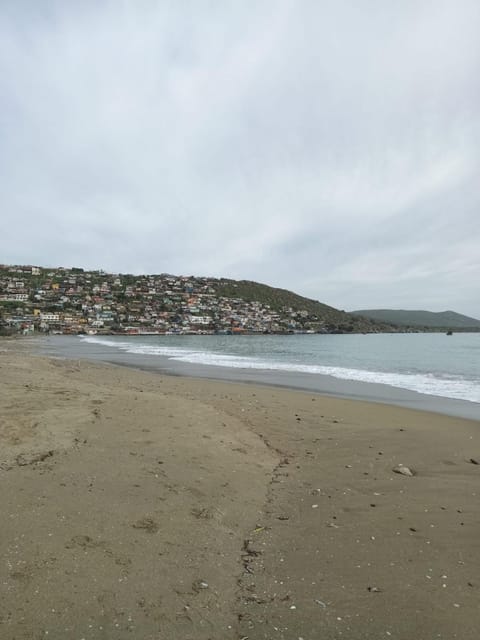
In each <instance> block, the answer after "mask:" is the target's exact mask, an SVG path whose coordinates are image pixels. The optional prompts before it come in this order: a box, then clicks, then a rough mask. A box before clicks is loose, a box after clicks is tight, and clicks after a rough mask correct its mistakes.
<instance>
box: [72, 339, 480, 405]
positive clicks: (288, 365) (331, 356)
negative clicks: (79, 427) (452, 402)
mask: <svg viewBox="0 0 480 640" xmlns="http://www.w3.org/2000/svg"><path fill="white" fill-rule="evenodd" d="M67 341H68V344H70V350H69V354H70V355H71V356H74V357H81V356H82V354H84V355H85V357H99V358H101V359H105V360H106V359H113V360H115V359H116V358H114V357H113V356H114V354H117V355H118V354H120V353H121V354H123V355H122V357H123V360H124V361H125V358H127V360H128V355H129V354H130V355H131V356H132V361H133V357H135V361H136V362H137V363H138V361H139V357H141V359H142V361H144V362H145V365H146V366H155V363H158V365H159V367H160V365H161V367H162V368H163V369H165V368H168V363H171V364H173V363H174V362H182V363H190V364H191V365H192V366H193V365H202V366H205V367H208V368H211V370H212V377H215V375H216V373H215V369H216V368H217V369H218V367H226V368H228V369H232V370H233V369H235V370H239V369H240V370H244V371H249V370H250V371H251V370H256V371H259V372H260V371H265V372H274V371H275V372H290V373H292V374H294V373H295V372H297V373H301V374H310V375H311V376H316V375H317V376H318V375H327V376H333V377H334V378H338V379H343V380H355V381H359V382H371V383H380V384H384V385H388V386H390V387H397V388H401V389H408V390H410V391H417V392H420V393H423V394H429V395H435V396H442V397H444V398H456V399H459V400H466V401H469V402H477V403H480V333H471V334H467V333H463V334H461V333H459V334H454V335H453V336H446V335H445V334H440V333H434V334H376V335H298V336H132V337H125V336H121V337H116V336H115V337H111V336H105V337H103V336H102V337H100V336H88V337H81V338H68V339H67ZM109 356H111V357H110V358H109ZM239 373H240V372H239Z"/></svg>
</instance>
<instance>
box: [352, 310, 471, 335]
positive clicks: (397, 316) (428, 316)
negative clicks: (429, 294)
mask: <svg viewBox="0 0 480 640" xmlns="http://www.w3.org/2000/svg"><path fill="white" fill-rule="evenodd" d="M351 313H352V314H353V315H355V316H362V317H364V318H369V319H371V320H376V321H377V322H390V323H393V324H397V325H400V326H402V327H418V328H421V329H438V330H441V329H442V330H443V329H456V330H457V331H458V330H463V331H468V330H471V331H479V330H480V320H476V319H475V318H469V317H468V316H464V315H462V314H460V313H455V311H440V312H436V313H435V312H433V311H407V310H403V309H363V310H361V311H352V312H351Z"/></svg>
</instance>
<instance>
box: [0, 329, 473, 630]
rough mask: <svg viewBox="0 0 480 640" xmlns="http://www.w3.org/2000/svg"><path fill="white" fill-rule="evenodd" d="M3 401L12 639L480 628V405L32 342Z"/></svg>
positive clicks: (2, 378) (0, 615) (3, 368)
mask: <svg viewBox="0 0 480 640" xmlns="http://www.w3.org/2000/svg"><path fill="white" fill-rule="evenodd" d="M0 407H1V408H0V420H1V423H0V425H1V426H0V443H1V448H0V451H1V454H0V479H1V484H0V505H1V507H0V508H1V513H2V527H1V534H0V554H1V558H2V565H1V566H2V570H1V580H0V585H1V586H0V638H2V639H3V638H5V639H6V640H10V639H12V640H13V639H15V640H26V639H29V640H30V639H32V640H33V639H34V640H39V639H41V638H48V639H49V640H57V639H58V640H59V639H62V640H63V639H64V638H75V639H78V640H81V639H82V638H84V639H85V640H87V639H92V640H97V639H113V638H114V639H116V640H117V639H118V640H123V639H126V638H130V639H131V638H134V639H135V640H137V639H140V640H159V639H166V640H167V639H168V640H170V639H176V638H178V639H182V640H194V639H195V640H207V639H210V640H223V639H225V640H229V639H232V640H240V639H243V640H247V639H248V640H261V639H274V638H278V639H279V640H300V639H303V640H317V639H319V638H322V640H333V639H339V638H342V639H352V640H360V639H365V640H367V639H369V640H371V639H376V638H379V639H380V638H392V639H394V638H396V639H400V640H404V639H405V640H406V639H407V638H408V639H411V638H419V639H421V640H430V639H432V640H433V639H434V638H461V639H462V640H469V639H472V640H473V639H474V638H475V639H476V638H477V637H478V627H479V625H480V578H479V572H478V568H479V566H480V515H479V510H478V504H479V492H480V422H479V421H475V420H466V419H463V418H461V417H450V416H447V415H440V414H436V413H430V412H427V411H418V410H413V409H410V408H404V407H399V406H389V405H387V404H382V403H378V402H377V403H369V402H363V401H360V400H350V399H346V398H340V397H330V396H325V395H321V394H318V393H313V392H310V391H301V390H289V389H284V388H275V387H269V386H259V385H254V384H240V383H236V382H221V381H213V380H208V379H201V378H189V377H184V376H172V375H170V376H166V375H160V374H159V373H153V372H149V371H140V370H135V369H132V368H127V367H124V366H114V365H107V364H103V363H100V362H88V361H84V360H66V359H53V358H46V357H39V356H36V355H32V354H31V353H30V348H29V343H28V341H21V340H3V341H2V342H0ZM399 465H400V469H403V470H404V469H405V467H406V468H407V469H408V470H410V472H411V474H412V475H404V474H403V473H397V472H395V471H394V469H396V471H399V470H400V469H399V468H398V467H399ZM402 465H403V466H402ZM404 473H405V471H404Z"/></svg>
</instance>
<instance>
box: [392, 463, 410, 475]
mask: <svg viewBox="0 0 480 640" xmlns="http://www.w3.org/2000/svg"><path fill="white" fill-rule="evenodd" d="M392 471H393V473H399V474H400V475H402V476H409V477H413V476H414V475H415V471H413V469H410V468H409V467H407V466H405V465H404V464H397V466H396V467H393V469H392Z"/></svg>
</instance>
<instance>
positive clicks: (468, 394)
mask: <svg viewBox="0 0 480 640" xmlns="http://www.w3.org/2000/svg"><path fill="white" fill-rule="evenodd" d="M82 339H83V340H84V341H85V342H88V343H91V344H98V345H103V346H106V347H111V348H115V349H118V350H120V351H124V352H126V353H131V354H136V355H145V356H162V357H166V358H168V359H171V360H175V361H178V362H185V363H190V364H198V365H206V366H217V367H218V366H220V367H228V368H233V369H256V370H263V371H284V372H286V373H307V374H312V375H326V376H332V377H334V378H339V379H342V380H355V381H358V382H370V383H375V384H385V385H388V386H391V387H398V388H401V389H408V390H410V391H416V392H418V393H424V394H427V395H435V396H442V397H446V398H455V399H459V400H467V401H470V402H479V403H480V384H479V382H478V381H476V380H470V379H468V378H466V377H463V376H456V375H449V374H441V375H435V374H433V373H400V372H385V371H369V370H366V369H354V368H347V367H334V366H326V365H313V364H300V363H294V362H279V361H275V360H265V359H262V358H256V357H252V356H248V357H247V356H240V355H233V354H227V353H217V352H213V351H205V350H194V349H187V348H182V347H174V346H163V345H153V344H145V343H138V342H136V341H137V340H138V338H135V341H133V340H132V341H129V342H127V341H116V340H108V339H105V338H99V337H96V336H95V337H94V336H88V337H83V338H82Z"/></svg>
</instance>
